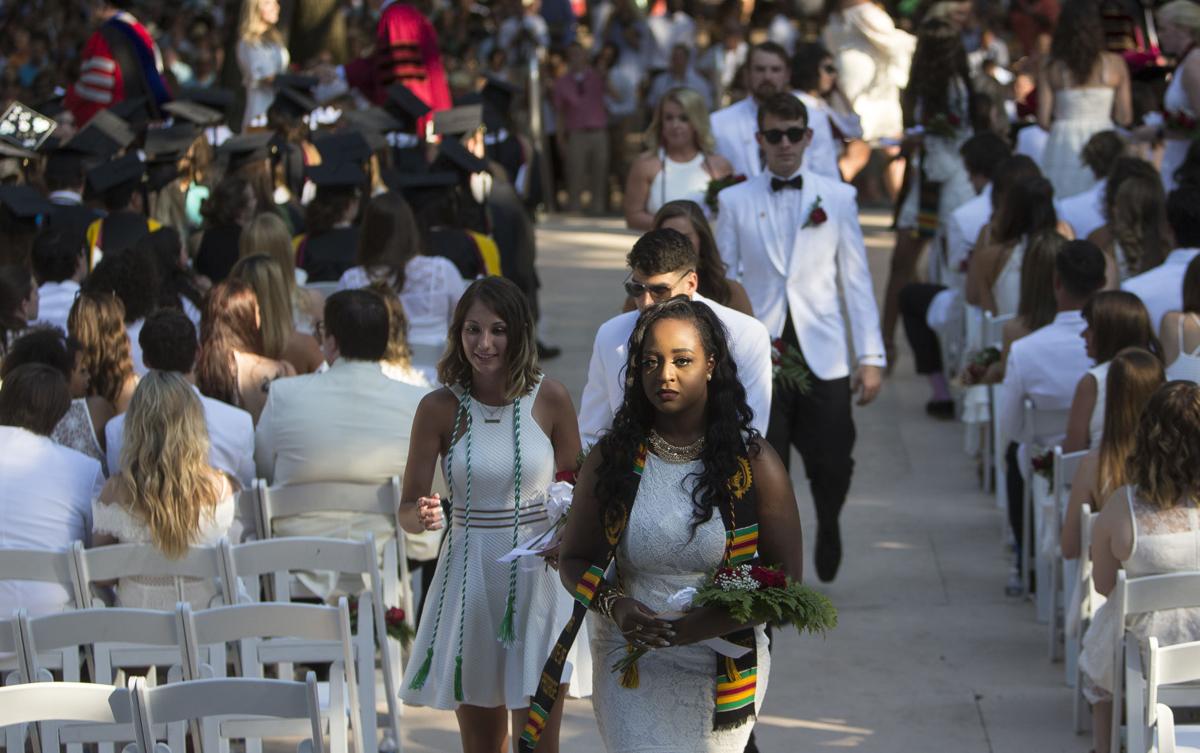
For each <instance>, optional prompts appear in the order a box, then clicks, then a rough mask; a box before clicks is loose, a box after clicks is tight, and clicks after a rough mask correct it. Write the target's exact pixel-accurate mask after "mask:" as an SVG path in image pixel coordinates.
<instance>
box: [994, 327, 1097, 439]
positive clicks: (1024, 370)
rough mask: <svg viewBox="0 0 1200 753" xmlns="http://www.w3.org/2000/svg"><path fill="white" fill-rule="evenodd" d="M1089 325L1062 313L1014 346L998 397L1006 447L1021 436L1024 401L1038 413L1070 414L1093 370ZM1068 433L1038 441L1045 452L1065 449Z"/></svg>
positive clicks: (1000, 427)
mask: <svg viewBox="0 0 1200 753" xmlns="http://www.w3.org/2000/svg"><path fill="white" fill-rule="evenodd" d="M1086 328H1087V322H1086V321H1084V319H1083V314H1081V313H1080V312H1079V311H1060V312H1058V314H1057V315H1055V317H1054V321H1053V322H1051V323H1050V324H1047V325H1046V326H1045V327H1042V328H1041V329H1039V330H1036V331H1034V332H1032V333H1030V334H1028V335H1026V336H1025V337H1022V338H1021V339H1019V340H1016V341H1015V342H1013V344H1012V348H1011V349H1010V350H1009V352H1008V364H1007V365H1006V366H1005V368H1004V382H1003V383H1001V385H1000V391H999V393H998V394H997V396H996V413H997V415H998V420H999V422H1000V426H999V429H1000V436H1001V437H1002V438H1003V440H1004V442H1005V443H1007V442H1009V441H1018V440H1021V439H1023V438H1025V437H1023V434H1024V432H1023V430H1024V429H1025V428H1026V427H1024V426H1023V424H1024V416H1025V413H1024V411H1025V409H1024V402H1025V398H1027V397H1028V398H1030V399H1032V400H1033V404H1034V406H1035V407H1037V408H1038V409H1039V410H1048V411H1052V410H1061V411H1066V410H1068V409H1070V407H1071V400H1072V399H1073V398H1074V397H1075V387H1076V386H1077V385H1078V384H1079V380H1080V379H1082V378H1083V375H1084V374H1086V373H1087V371H1088V369H1090V368H1091V367H1092V359H1091V358H1089V357H1088V354H1087V346H1086V344H1085V343H1084V341H1083V337H1082V334H1083V330H1084V329H1086ZM1063 428H1064V431H1063V432H1062V433H1060V434H1056V435H1053V436H1042V437H1035V439H1036V440H1037V442H1038V443H1039V444H1041V445H1042V446H1045V447H1052V446H1054V445H1056V444H1061V443H1062V440H1063V439H1065V438H1066V436H1067V435H1066V432H1065V428H1066V427H1065V425H1064V427H1063Z"/></svg>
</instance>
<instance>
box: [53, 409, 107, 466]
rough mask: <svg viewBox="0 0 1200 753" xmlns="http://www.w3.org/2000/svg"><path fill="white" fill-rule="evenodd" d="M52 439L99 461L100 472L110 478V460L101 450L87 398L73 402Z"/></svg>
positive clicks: (55, 428) (55, 429)
mask: <svg viewBox="0 0 1200 753" xmlns="http://www.w3.org/2000/svg"><path fill="white" fill-rule="evenodd" d="M50 438H51V439H53V440H54V441H55V442H58V443H59V444H60V445H62V446H63V447H70V448H71V449H72V450H77V451H78V452H82V453H83V454H84V455H87V456H88V457H89V458H92V459H94V460H97V461H99V463H100V471H101V472H102V473H103V474H104V477H105V478H108V474H109V469H108V458H107V457H105V455H104V452H103V451H102V450H101V449H100V440H98V439H96V429H95V427H94V426H93V425H92V414H91V412H90V411H89V410H88V405H87V398H84V397H81V398H77V399H75V400H72V401H71V407H70V408H68V409H67V414H66V415H65V416H63V417H62V420H61V421H59V422H58V425H57V426H55V427H54V431H53V432H52V433H51V434H50Z"/></svg>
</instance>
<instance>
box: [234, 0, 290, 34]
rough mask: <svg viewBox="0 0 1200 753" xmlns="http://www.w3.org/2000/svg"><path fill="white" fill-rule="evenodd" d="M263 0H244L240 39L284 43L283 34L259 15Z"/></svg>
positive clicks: (240, 22) (239, 30)
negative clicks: (259, 7)
mask: <svg viewBox="0 0 1200 753" xmlns="http://www.w3.org/2000/svg"><path fill="white" fill-rule="evenodd" d="M261 3H262V0H243V2H242V13H241V16H240V17H239V18H238V39H241V40H242V41H245V42H250V43H251V44H257V43H260V42H269V43H272V44H278V45H282V44H283V34H281V33H280V31H279V29H278V28H277V27H276V26H274V25H268V24H267V23H266V22H264V21H263V20H262V17H261V16H260V15H259V10H258V6H259V5H260V4H261Z"/></svg>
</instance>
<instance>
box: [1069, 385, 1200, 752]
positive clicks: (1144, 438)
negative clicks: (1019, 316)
mask: <svg viewBox="0 0 1200 753" xmlns="http://www.w3.org/2000/svg"><path fill="white" fill-rule="evenodd" d="M1129 476H1130V478H1129V484H1128V485H1127V486H1124V487H1122V488H1120V489H1117V490H1116V491H1115V492H1113V493H1112V495H1110V496H1109V498H1108V501H1107V502H1106V503H1105V504H1104V508H1103V509H1102V510H1101V511H1100V516H1099V517H1098V518H1097V519H1096V524H1095V525H1094V526H1093V528H1092V568H1093V569H1092V577H1093V581H1094V583H1095V586H1096V590H1097V591H1098V592H1099V593H1100V594H1102V595H1104V596H1108V595H1109V594H1110V593H1112V589H1113V587H1114V586H1115V585H1116V581H1117V570H1118V569H1122V570H1124V571H1125V575H1126V576H1127V577H1128V578H1139V577H1144V576H1148V575H1163V574H1166V573H1173V572H1195V571H1197V570H1200V511H1197V499H1198V496H1200V386H1197V385H1195V384H1193V383H1191V382H1169V383H1167V384H1166V385H1164V386H1163V387H1161V388H1160V389H1159V390H1158V391H1157V392H1155V393H1154V396H1153V397H1151V398H1150V402H1149V403H1148V404H1147V405H1146V410H1145V411H1144V412H1143V413H1142V418H1141V421H1140V422H1139V423H1138V430H1137V439H1136V440H1135V442H1134V449H1133V454H1132V455H1130V457H1129ZM1114 619H1116V618H1115V615H1114V614H1113V611H1112V605H1111V602H1106V603H1105V605H1104V606H1101V607H1100V609H1099V610H1098V611H1097V612H1096V615H1095V617H1094V618H1093V619H1092V623H1091V625H1089V626H1088V630H1087V633H1085V634H1084V636H1083V651H1082V653H1080V655H1079V668H1080V669H1081V670H1082V671H1083V674H1084V688H1083V690H1084V695H1085V696H1087V699H1088V701H1090V702H1091V703H1092V740H1093V743H1094V744H1093V750H1098V751H1099V750H1108V749H1109V733H1110V727H1111V720H1112V713H1113V708H1112V687H1113V682H1114V680H1115V676H1116V673H1115V672H1114V667H1113V658H1114V653H1115V652H1114V650H1113V636H1114V635H1115V634H1116V631H1115V627H1116V626H1114V625H1113V620H1114ZM1125 630H1126V631H1127V634H1132V635H1133V636H1134V637H1136V638H1137V639H1139V640H1140V641H1145V640H1146V638H1148V637H1149V636H1152V635H1153V636H1154V637H1156V638H1158V642H1159V644H1160V645H1163V646H1170V645H1174V644H1176V643H1184V642H1187V641H1194V640H1197V639H1200V609H1169V610H1166V611H1162V612H1148V613H1146V614H1141V615H1137V616H1135V617H1133V618H1131V619H1130V620H1129V621H1128V622H1127V623H1126V624H1125Z"/></svg>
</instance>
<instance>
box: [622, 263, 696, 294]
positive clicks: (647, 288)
mask: <svg viewBox="0 0 1200 753" xmlns="http://www.w3.org/2000/svg"><path fill="white" fill-rule="evenodd" d="M692 271H693V270H691V269H689V270H687V271H686V272H684V273H683V274H681V275H679V277H678V278H677V279H676V280H675V282H673V283H671V284H670V285H664V284H661V283H660V284H658V285H647V284H645V283H644V282H634V281H633V280H626V281H625V293H626V295H628V296H629V297H630V298H641V297H642V296H643V295H645V294H646V293H650V297H651V298H653V299H654V300H656V301H661V300H662V299H664V298H666V297H667V296H669V295H670V294H671V291H672V290H673V289H674V288H675V286H676V285H678V284H679V281H680V280H682V279H683V278H685V277H687V276H688V275H690V274H691V273H692Z"/></svg>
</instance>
